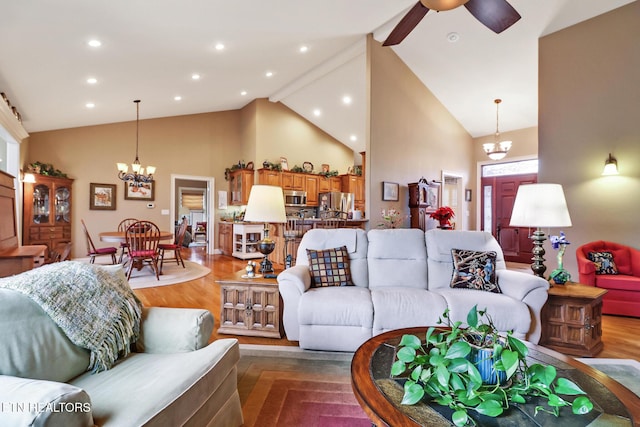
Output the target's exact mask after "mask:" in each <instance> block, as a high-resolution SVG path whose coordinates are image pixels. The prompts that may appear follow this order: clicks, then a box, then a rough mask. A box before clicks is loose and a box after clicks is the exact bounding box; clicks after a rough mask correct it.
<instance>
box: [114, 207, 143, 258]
mask: <svg viewBox="0 0 640 427" xmlns="http://www.w3.org/2000/svg"><path fill="white" fill-rule="evenodd" d="M137 221H138V220H137V219H136V218H125V219H123V220H122V221H120V224H118V231H122V232H123V233H124V232H126V231H127V228H129V226H130V225H131V224H133V223H134V222H137ZM127 249H128V246H127V242H122V243H120V259H118V262H119V263H120V264H122V259H123V258H124V254H126V253H127V252H128V250H127Z"/></svg>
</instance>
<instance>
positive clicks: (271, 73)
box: [264, 71, 273, 77]
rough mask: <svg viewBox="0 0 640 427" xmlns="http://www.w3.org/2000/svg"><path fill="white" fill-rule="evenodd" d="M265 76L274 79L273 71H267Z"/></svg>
mask: <svg viewBox="0 0 640 427" xmlns="http://www.w3.org/2000/svg"><path fill="white" fill-rule="evenodd" d="M264 75H265V76H266V77H273V71H267V72H266V73H264Z"/></svg>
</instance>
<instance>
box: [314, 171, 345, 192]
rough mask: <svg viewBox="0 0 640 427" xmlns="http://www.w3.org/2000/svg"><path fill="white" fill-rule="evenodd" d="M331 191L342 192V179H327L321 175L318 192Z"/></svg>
mask: <svg viewBox="0 0 640 427" xmlns="http://www.w3.org/2000/svg"><path fill="white" fill-rule="evenodd" d="M331 191H337V192H341V191H342V180H341V179H340V177H337V176H332V177H331V178H327V177H324V176H321V175H320V176H318V192H319V193H328V192H331Z"/></svg>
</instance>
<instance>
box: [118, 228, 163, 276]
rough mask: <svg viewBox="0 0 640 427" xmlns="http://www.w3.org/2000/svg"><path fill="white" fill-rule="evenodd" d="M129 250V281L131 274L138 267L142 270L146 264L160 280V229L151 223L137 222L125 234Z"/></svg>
mask: <svg viewBox="0 0 640 427" xmlns="http://www.w3.org/2000/svg"><path fill="white" fill-rule="evenodd" d="M125 237H126V240H127V245H128V250H129V258H130V262H129V269H128V271H127V280H128V279H129V278H131V272H132V271H133V268H134V267H136V268H138V270H141V269H142V267H144V264H145V263H146V264H149V265H150V266H151V269H152V270H153V272H154V273H155V274H156V279H158V280H160V270H159V269H158V258H159V253H158V244H159V242H160V229H159V228H158V226H157V225H155V224H154V223H153V222H151V221H137V222H134V223H133V224H131V225H130V226H129V228H127V231H126V232H125Z"/></svg>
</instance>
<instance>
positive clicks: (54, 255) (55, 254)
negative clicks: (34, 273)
mask: <svg viewBox="0 0 640 427" xmlns="http://www.w3.org/2000/svg"><path fill="white" fill-rule="evenodd" d="M71 246H72V243H71V242H66V243H58V244H57V245H56V247H55V248H54V249H53V250H52V251H51V252H49V259H47V260H46V261H45V264H53V263H54V262H60V261H66V260H67V258H69V254H71Z"/></svg>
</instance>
